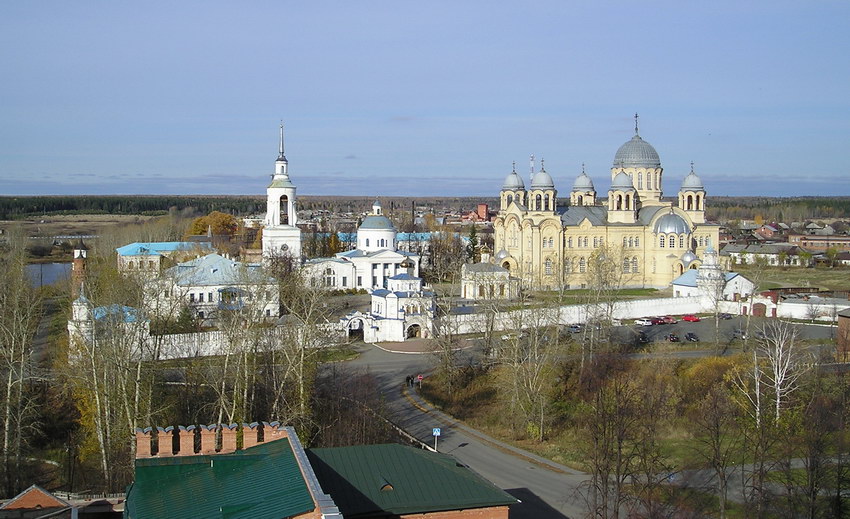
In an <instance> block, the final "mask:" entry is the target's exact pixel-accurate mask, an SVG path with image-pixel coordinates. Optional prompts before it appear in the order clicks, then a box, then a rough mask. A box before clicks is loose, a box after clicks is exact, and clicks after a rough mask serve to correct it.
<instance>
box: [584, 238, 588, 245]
mask: <svg viewBox="0 0 850 519" xmlns="http://www.w3.org/2000/svg"><path fill="white" fill-rule="evenodd" d="M584 246H585V247H587V236H585V237H584Z"/></svg>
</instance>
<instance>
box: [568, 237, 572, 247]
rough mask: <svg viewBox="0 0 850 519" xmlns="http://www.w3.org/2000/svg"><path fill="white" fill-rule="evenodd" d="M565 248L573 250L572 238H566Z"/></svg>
mask: <svg viewBox="0 0 850 519" xmlns="http://www.w3.org/2000/svg"><path fill="white" fill-rule="evenodd" d="M567 248H570V249H572V248H573V237H572V236H570V237H569V238H567Z"/></svg>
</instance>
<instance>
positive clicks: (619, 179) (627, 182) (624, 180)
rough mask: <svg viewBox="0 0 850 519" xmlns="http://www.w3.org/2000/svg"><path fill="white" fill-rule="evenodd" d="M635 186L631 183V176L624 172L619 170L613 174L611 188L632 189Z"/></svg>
mask: <svg viewBox="0 0 850 519" xmlns="http://www.w3.org/2000/svg"><path fill="white" fill-rule="evenodd" d="M634 189H635V186H633V185H632V177H630V176H628V175H627V174H626V173H625V172H623V171H621V172H619V173H617V175H616V176H614V180H613V181H611V190H612V191H613V190H620V191H634Z"/></svg>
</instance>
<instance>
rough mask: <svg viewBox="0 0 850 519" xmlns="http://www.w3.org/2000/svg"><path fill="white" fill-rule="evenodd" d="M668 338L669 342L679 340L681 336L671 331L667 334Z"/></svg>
mask: <svg viewBox="0 0 850 519" xmlns="http://www.w3.org/2000/svg"><path fill="white" fill-rule="evenodd" d="M667 340H668V341H669V342H679V336H678V335H676V334H675V333H671V334H669V335H668V336H667Z"/></svg>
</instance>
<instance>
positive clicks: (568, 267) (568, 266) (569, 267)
mask: <svg viewBox="0 0 850 519" xmlns="http://www.w3.org/2000/svg"><path fill="white" fill-rule="evenodd" d="M572 271H573V260H572V258H566V259H565V260H564V273H565V274H570V273H571V272H572Z"/></svg>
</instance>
